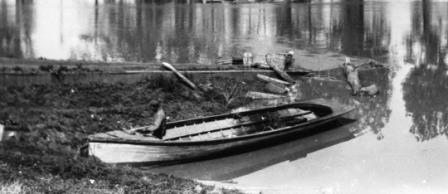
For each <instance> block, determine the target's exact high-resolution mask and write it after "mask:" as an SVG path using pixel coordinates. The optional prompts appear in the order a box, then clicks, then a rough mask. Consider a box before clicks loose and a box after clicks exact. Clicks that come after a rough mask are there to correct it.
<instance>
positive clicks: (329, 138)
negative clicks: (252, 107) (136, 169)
mask: <svg viewBox="0 0 448 194" xmlns="http://www.w3.org/2000/svg"><path fill="white" fill-rule="evenodd" d="M353 122H354V120H352V119H345V118H340V119H338V120H337V121H334V122H330V123H328V124H326V125H324V126H322V127H323V128H326V129H327V130H326V131H325V132H322V133H318V134H315V135H312V136H309V137H305V138H300V139H297V140H293V141H289V142H287V143H283V144H279V145H276V146H272V147H268V148H265V149H259V150H256V151H252V152H247V153H243V154H238V155H233V156H228V157H224V158H218V159H212V160H206V161H199V162H193V163H185V164H178V165H172V166H147V167H142V168H143V169H145V170H148V171H149V172H153V173H166V174H172V175H176V176H179V177H184V178H191V179H199V180H214V181H225V180H231V179H234V178H237V177H240V176H244V175H247V174H249V173H252V172H255V171H258V170H261V169H264V168H266V167H269V166H272V165H275V164H277V163H281V162H284V161H293V160H297V159H299V158H302V157H306V156H307V154H308V153H311V152H314V151H317V150H320V149H324V148H327V147H330V146H333V145H336V144H339V143H341V142H345V141H348V140H350V139H352V138H355V137H356V135H357V132H356V131H352V124H351V123H353Z"/></svg>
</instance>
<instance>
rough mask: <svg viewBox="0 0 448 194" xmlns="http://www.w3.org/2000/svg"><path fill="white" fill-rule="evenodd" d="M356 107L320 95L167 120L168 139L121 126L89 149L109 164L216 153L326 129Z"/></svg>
mask: <svg viewBox="0 0 448 194" xmlns="http://www.w3.org/2000/svg"><path fill="white" fill-rule="evenodd" d="M351 110H353V107H351V106H344V105H342V104H339V103H337V102H332V101H327V100H322V99H316V100H312V101H308V102H300V103H291V104H286V105H280V106H275V107H266V108H261V109H255V110H250V111H243V112H238V113H230V114H224V115H217V116H210V117H204V118H197V119H191V120H184V121H176V122H172V123H168V124H166V128H167V130H166V135H165V136H164V137H163V139H156V138H154V137H142V136H134V135H129V134H126V133H124V132H122V131H112V132H108V133H100V134H94V135H92V136H90V137H89V148H88V150H89V154H90V155H93V156H96V157H98V158H99V159H100V160H102V161H104V162H106V163H128V164H129V163H130V164H161V163H172V162H180V161H191V160H196V159H203V158H211V157H217V156H221V155H222V154H229V153H236V152H243V151H248V150H252V149H254V148H260V147H263V146H267V145H269V144H272V143H275V142H280V141H284V140H285V139H293V138H298V137H304V136H308V135H310V134H313V133H316V132H321V131H322V128H319V126H321V125H323V124H325V123H328V122H330V121H332V120H334V119H336V118H339V117H340V116H342V115H344V114H346V113H348V112H349V111H351Z"/></svg>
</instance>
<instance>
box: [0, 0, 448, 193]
mask: <svg viewBox="0 0 448 194" xmlns="http://www.w3.org/2000/svg"><path fill="white" fill-rule="evenodd" d="M447 37H448V3H447V2H444V1H429V0H422V1H388V2H379V1H378V2H373V1H364V2H363V3H347V2H344V1H343V2H339V1H324V2H320V1H319V2H314V1H313V3H311V4H306V3H305V4H299V3H290V4H288V3H276V4H267V3H255V4H186V3H179V2H177V3H176V2H163V3H161V2H158V1H93V0H92V1H88V0H74V1H62V0H60V1H57V0H56V1H44V0H34V1H6V0H0V43H1V44H0V56H3V57H15V58H40V57H42V58H49V59H85V60H100V61H141V62H147V61H154V60H156V59H157V58H162V60H167V61H171V62H196V63H204V64H212V63H213V61H215V60H216V59H217V58H218V57H229V56H233V55H238V54H240V53H241V52H243V51H245V50H249V51H252V52H253V53H255V54H265V53H268V52H283V51H287V50H294V51H296V53H299V55H296V58H299V59H298V60H297V61H299V62H301V63H304V62H303V61H300V55H306V54H307V53H308V54H316V53H339V54H344V55H351V56H362V57H371V58H375V59H377V60H381V61H383V62H384V63H385V64H386V65H387V66H388V67H390V68H389V70H387V69H377V70H370V71H363V72H360V77H361V82H362V84H364V85H367V84H372V83H376V84H377V85H378V86H379V87H380V89H381V93H380V94H379V95H378V96H376V97H373V98H369V97H356V98H357V100H358V101H360V102H361V105H360V107H359V108H358V109H357V110H356V111H355V112H354V113H353V115H351V116H352V117H354V118H357V121H356V122H352V123H349V124H348V125H345V126H342V127H337V128H335V129H333V130H329V131H327V132H325V133H322V134H318V135H315V136H312V137H309V138H305V139H300V140H296V141H293V142H288V143H285V144H282V145H278V146H274V147H271V148H267V149H263V150H257V151H254V152H250V153H246V154H240V155H236V156H231V157H226V158H222V159H216V160H211V161H203V162H198V163H191V164H183V165H178V166H170V167H164V168H158V169H152V170H153V171H161V172H166V173H173V174H176V175H179V176H185V177H189V178H195V179H198V180H211V181H220V182H221V181H222V182H224V183H225V184H227V185H230V186H235V187H238V188H242V189H244V190H246V191H253V192H257V191H262V192H263V193H298V192H301V193H447V192H448V187H447V186H446V183H447V182H448V165H447V164H448V139H447V137H448V136H447V134H448V133H447V129H448V100H446V99H447V97H448V72H447V67H448V66H447V63H446V61H447V60H448V55H447V49H448V40H447ZM316 60H319V54H317V55H316ZM302 90H303V91H304V92H303V93H304V96H305V97H306V98H312V97H325V98H333V99H337V100H340V101H346V100H348V99H349V98H351V95H350V93H349V90H348V89H347V88H346V84H345V83H343V82H338V81H332V82H329V81H320V80H311V81H307V82H304V83H303V85H302Z"/></svg>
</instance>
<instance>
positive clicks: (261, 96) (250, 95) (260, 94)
mask: <svg viewBox="0 0 448 194" xmlns="http://www.w3.org/2000/svg"><path fill="white" fill-rule="evenodd" d="M246 97H248V98H251V99H277V98H285V97H287V96H282V95H277V94H269V93H264V92H254V91H249V92H247V94H246Z"/></svg>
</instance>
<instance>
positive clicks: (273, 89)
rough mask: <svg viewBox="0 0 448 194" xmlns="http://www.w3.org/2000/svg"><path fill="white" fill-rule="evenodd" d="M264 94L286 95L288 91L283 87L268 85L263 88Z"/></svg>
mask: <svg viewBox="0 0 448 194" xmlns="http://www.w3.org/2000/svg"><path fill="white" fill-rule="evenodd" d="M265 90H266V92H270V93H274V94H286V93H288V90H287V89H286V87H284V86H283V85H279V84H274V83H268V84H266V86H265Z"/></svg>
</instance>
